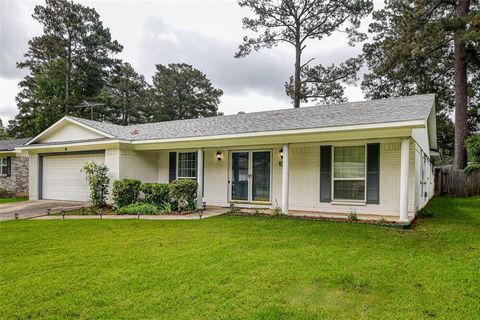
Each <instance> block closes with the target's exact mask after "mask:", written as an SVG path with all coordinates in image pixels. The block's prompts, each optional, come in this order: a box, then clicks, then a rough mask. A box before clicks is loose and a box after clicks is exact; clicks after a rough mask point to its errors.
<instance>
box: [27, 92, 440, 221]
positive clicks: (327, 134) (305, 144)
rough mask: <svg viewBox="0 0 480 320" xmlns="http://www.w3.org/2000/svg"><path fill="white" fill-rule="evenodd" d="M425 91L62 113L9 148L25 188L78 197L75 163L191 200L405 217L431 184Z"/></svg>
mask: <svg viewBox="0 0 480 320" xmlns="http://www.w3.org/2000/svg"><path fill="white" fill-rule="evenodd" d="M434 101H435V96H434V95H433V94H427V95H416V96H410V97H402V98H393V99H382V100H372V101H364V102H353V103H346V104H339V105H327V106H315V107H304V108H300V109H285V110H276V111H266V112H255V113H248V114H237V115H226V116H217V117H210V118H200V119H190V120H179V121H169V122H160V123H149V124H142V125H130V126H121V125H114V124H109V123H103V122H97V121H91V120H86V119H79V118H73V117H64V118H62V119H61V120H59V121H58V122H57V123H55V124H54V125H52V126H51V127H50V128H48V129H47V130H45V131H44V132H42V133H41V134H39V135H38V136H36V137H34V138H33V139H32V140H30V141H29V142H28V143H26V145H25V146H24V147H20V148H18V149H19V150H24V151H27V152H28V153H29V155H30V198H31V199H62V200H85V201H86V200H88V195H89V190H88V185H87V182H86V181H85V176H84V174H83V173H82V172H81V167H82V165H83V163H84V162H86V161H98V162H102V163H105V164H106V165H107V167H108V169H109V174H110V177H111V179H112V181H113V180H115V179H122V178H136V179H140V180H141V181H143V182H169V181H172V180H174V179H196V180H197V181H198V182H199V190H198V194H199V195H201V197H199V204H201V203H202V202H206V203H207V205H212V206H229V204H231V203H235V204H236V205H238V206H245V207H253V206H258V207H275V206H278V207H280V208H281V209H282V211H283V212H284V213H288V212H289V211H290V212H292V213H293V212H303V211H305V212H307V211H308V212H321V213H331V214H335V213H340V214H348V213H349V212H351V211H355V212H356V213H357V214H370V215H376V216H377V217H378V216H383V217H385V218H387V219H390V220H401V221H407V220H409V219H411V218H412V217H413V216H414V213H415V211H416V210H417V209H419V208H421V207H423V206H424V205H425V203H426V202H427V201H428V200H429V199H430V198H431V197H432V195H433V183H434V181H433V174H432V159H431V150H435V149H436V148H437V134H436V116H435V102H434Z"/></svg>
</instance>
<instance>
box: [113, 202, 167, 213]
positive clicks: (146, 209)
mask: <svg viewBox="0 0 480 320" xmlns="http://www.w3.org/2000/svg"><path fill="white" fill-rule="evenodd" d="M117 212H118V214H158V208H157V206H155V205H153V204H149V203H142V202H136V203H132V204H129V205H126V206H124V207H121V208H120V209H118V211H117Z"/></svg>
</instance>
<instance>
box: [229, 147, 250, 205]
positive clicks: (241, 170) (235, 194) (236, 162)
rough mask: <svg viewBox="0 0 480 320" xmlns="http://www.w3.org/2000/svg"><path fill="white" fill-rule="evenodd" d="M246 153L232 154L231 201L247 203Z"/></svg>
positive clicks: (247, 155) (247, 154)
mask: <svg viewBox="0 0 480 320" xmlns="http://www.w3.org/2000/svg"><path fill="white" fill-rule="evenodd" d="M248 159H249V153H248V152H232V200H242V201H248V178H249V177H248Z"/></svg>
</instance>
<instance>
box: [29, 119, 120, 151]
mask: <svg viewBox="0 0 480 320" xmlns="http://www.w3.org/2000/svg"><path fill="white" fill-rule="evenodd" d="M65 121H68V122H71V123H74V124H76V125H78V126H80V127H82V128H85V129H87V130H90V131H93V132H95V133H98V134H99V135H102V136H104V137H106V138H115V137H114V136H112V135H111V134H108V133H106V132H103V131H101V130H98V129H95V128H92V127H90V126H87V125H86V124H83V123H81V122H79V121H76V120H74V119H72V118H70V117H68V116H64V117H63V118H61V119H60V120H58V121H57V122H55V123H54V124H52V125H51V126H50V127H48V128H47V129H45V130H44V131H42V132H40V133H39V134H38V135H36V136H35V137H34V138H33V139H30V140H29V141H28V142H27V143H25V145H26V146H28V145H30V144H32V143H33V142H35V141H37V140H38V139H39V138H41V137H43V136H45V135H46V134H48V133H49V132H51V131H52V130H54V129H56V128H57V127H58V126H60V125H61V124H62V123H63V122H65Z"/></svg>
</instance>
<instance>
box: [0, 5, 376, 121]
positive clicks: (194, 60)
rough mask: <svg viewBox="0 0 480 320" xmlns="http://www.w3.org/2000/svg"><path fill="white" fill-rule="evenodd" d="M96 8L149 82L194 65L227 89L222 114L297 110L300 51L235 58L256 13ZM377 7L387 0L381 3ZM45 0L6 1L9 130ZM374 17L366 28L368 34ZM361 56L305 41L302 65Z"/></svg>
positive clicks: (332, 41)
mask: <svg viewBox="0 0 480 320" xmlns="http://www.w3.org/2000/svg"><path fill="white" fill-rule="evenodd" d="M75 2H80V3H82V4H84V5H87V6H89V7H93V8H95V10H96V11H97V12H98V13H99V14H100V18H101V20H102V21H103V23H104V26H106V27H108V28H109V29H110V32H111V34H112V38H113V39H115V40H118V41H119V42H120V43H121V44H122V45H123V46H124V49H123V52H121V53H120V54H118V55H117V56H116V57H118V58H121V59H122V60H124V61H126V62H129V63H130V64H132V66H133V67H134V68H135V70H136V71H137V72H139V73H141V74H143V75H144V76H145V78H146V80H147V81H148V82H150V83H151V78H152V75H153V73H154V70H155V65H156V64H168V63H180V62H185V63H188V64H191V65H192V66H194V67H195V68H198V69H200V70H201V71H203V72H204V73H205V74H206V75H207V77H208V78H209V79H210V80H211V81H212V83H213V85H214V86H215V87H217V88H220V89H222V90H223V92H224V94H223V96H222V97H221V103H220V106H219V111H221V112H224V113H225V114H234V113H237V112H239V111H244V112H254V111H263V110H272V109H282V108H291V107H292V104H291V100H290V99H289V98H288V97H287V96H286V94H285V90H284V83H285V81H287V80H288V78H289V76H290V75H292V73H293V63H294V49H293V47H291V46H290V45H280V46H278V47H274V48H272V49H262V50H261V51H258V52H252V54H250V55H249V56H248V57H246V58H242V59H236V58H234V54H235V51H236V50H237V48H238V45H239V44H240V43H241V42H242V38H243V36H245V35H251V33H249V32H248V31H246V30H243V29H242V18H243V17H245V16H249V15H250V14H251V13H250V11H249V10H248V9H246V8H240V6H239V5H238V4H237V2H236V1H233V0H216V1H205V0H198V1H194V0H189V1H187V0H176V1H163V0H158V1H134V0H103V1H87V0H77V1H75ZM374 3H375V9H378V8H379V7H380V6H382V4H383V1H382V0H375V1H374ZM37 4H42V5H43V4H44V1H30V0H23V1H21V0H0V118H2V120H3V123H4V125H6V124H7V123H8V120H10V119H13V118H14V117H15V115H16V113H17V107H16V103H15V96H16V95H17V93H18V91H19V87H18V83H19V82H20V81H21V79H22V78H23V77H24V76H25V75H26V74H27V72H26V71H25V70H20V69H17V68H16V63H17V62H20V61H22V60H23V54H24V53H25V52H26V51H27V46H28V44H27V42H28V40H29V39H31V38H32V37H34V36H37V35H40V34H41V33H42V28H41V25H40V24H39V23H38V22H36V21H35V20H33V18H32V17H31V15H32V13H33V9H34V7H35V5H37ZM369 22H370V19H369V18H367V19H365V21H364V22H363V24H362V26H361V29H363V30H366V29H367V27H368V23H369ZM360 52H361V45H357V46H355V47H350V46H349V45H348V44H347V40H346V37H345V35H343V34H340V33H338V34H334V35H332V36H331V37H329V38H325V39H322V40H321V41H318V40H311V41H310V42H308V43H307V48H306V49H305V52H304V55H303V61H307V60H308V59H310V58H315V60H314V61H313V62H312V63H314V64H315V63H322V64H327V65H329V64H332V63H340V62H342V61H344V60H346V59H348V58H350V57H355V56H357V55H358V54H359V53H360ZM346 96H347V98H348V100H349V101H358V100H363V94H362V91H361V89H360V87H359V86H346Z"/></svg>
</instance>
